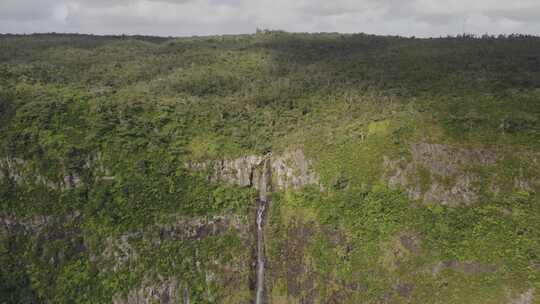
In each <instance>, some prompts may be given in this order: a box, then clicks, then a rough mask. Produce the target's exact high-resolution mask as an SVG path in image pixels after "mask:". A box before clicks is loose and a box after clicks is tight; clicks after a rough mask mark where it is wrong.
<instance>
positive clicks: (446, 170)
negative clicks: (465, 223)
mask: <svg viewBox="0 0 540 304" xmlns="http://www.w3.org/2000/svg"><path fill="white" fill-rule="evenodd" d="M408 151H409V152H410V158H408V159H406V158H402V159H396V160H392V159H389V158H388V157H385V160H384V164H383V165H384V167H385V168H386V171H387V173H386V178H387V180H388V183H389V185H390V186H391V187H394V188H401V189H404V190H405V191H406V192H407V194H408V195H409V197H410V198H411V199H412V200H416V201H420V202H422V203H425V204H430V203H431V204H442V205H446V206H451V207H457V206H464V205H471V204H474V203H477V202H478V201H479V198H480V196H482V195H483V194H486V193H489V194H490V195H493V196H496V195H498V194H500V193H501V191H502V189H504V191H503V192H506V193H507V192H510V191H538V190H540V179H539V178H538V176H537V175H535V174H532V175H530V174H526V173H525V171H527V170H528V168H531V167H534V166H538V163H539V160H538V157H537V156H534V155H526V154H524V153H521V156H520V153H519V152H517V151H514V153H513V155H512V157H516V158H519V157H521V160H522V164H521V165H520V164H519V163H516V164H515V167H514V168H512V170H514V171H516V173H514V174H513V175H512V176H511V177H510V178H509V179H510V180H508V179H506V180H504V181H501V177H502V176H504V173H503V172H501V171H502V170H501V164H503V163H504V162H505V161H508V156H507V155H505V154H504V152H503V151H497V150H496V149H486V148H462V147H459V146H452V145H446V144H428V143H414V144H411V145H410V146H409V149H408ZM525 163H528V164H527V165H525ZM508 182H510V184H508Z"/></svg>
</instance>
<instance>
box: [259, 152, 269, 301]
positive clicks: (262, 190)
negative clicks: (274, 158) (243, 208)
mask: <svg viewBox="0 0 540 304" xmlns="http://www.w3.org/2000/svg"><path fill="white" fill-rule="evenodd" d="M271 178H272V177H271V172H270V164H269V160H268V158H267V159H265V160H264V162H263V167H262V171H261V179H260V185H259V200H258V204H257V280H256V285H255V286H256V295H255V304H262V303H263V298H264V272H265V257H264V220H265V216H266V209H267V205H268V191H269V189H268V185H269V182H270V181H271Z"/></svg>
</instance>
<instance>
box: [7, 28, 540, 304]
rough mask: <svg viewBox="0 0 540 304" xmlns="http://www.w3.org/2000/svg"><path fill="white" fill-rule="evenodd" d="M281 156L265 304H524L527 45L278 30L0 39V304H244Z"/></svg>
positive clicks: (537, 215)
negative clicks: (258, 159)
mask: <svg viewBox="0 0 540 304" xmlns="http://www.w3.org/2000/svg"><path fill="white" fill-rule="evenodd" d="M290 151H302V153H303V154H304V155H305V158H306V159H308V160H309V161H308V162H309V165H310V169H309V170H311V172H313V176H317V179H316V180H317V182H316V183H312V184H310V185H302V186H301V187H281V188H280V187H277V186H276V187H275V188H274V189H272V191H271V193H270V198H269V210H268V215H267V218H266V223H265V230H264V235H265V253H266V254H265V255H266V257H267V263H266V266H267V270H266V275H265V281H264V288H265V303H299V304H300V303H481V304H483V303H486V304H487V303H490V304H491V303H493V304H495V303H497V304H514V303H516V304H538V303H540V196H539V191H540V38H539V37H533V36H523V35H509V36H498V37H492V36H483V37H473V36H468V35H463V36H458V37H446V38H429V39H418V38H405V37H394V36H376V35H368V34H338V33H320V34H303V33H287V32H282V31H258V32H257V33H256V34H251V35H225V36H205V37H185V38H164V37H147V36H92V35H78V34H34V35H0V303H6V304H7V303H115V304H121V303H145V304H146V303H253V298H254V284H255V279H256V278H255V270H254V267H255V266H254V252H255V247H256V243H255V242H256V240H255V232H254V231H255V230H254V229H255V217H256V207H257V206H256V201H257V197H258V194H257V189H256V187H255V186H254V185H251V180H253V177H249V178H250V185H248V186H246V185H239V184H235V183H232V184H231V183H227V182H220V181H218V182H216V180H215V179H214V178H209V176H211V175H212V174H213V173H212V172H209V171H211V168H210V167H211V166H207V167H206V169H208V170H198V171H196V170H195V171H194V170H191V169H190V166H188V165H186V164H209V163H212V164H214V163H215V164H219V163H221V164H223V163H224V162H223V160H235V159H240V158H242V157H245V156H250V155H255V156H262V155H270V153H271V155H273V156H276V157H277V156H279V155H288V154H287V153H289V152H290ZM287 165H290V164H289V163H287V162H286V161H284V165H283V166H284V167H283V168H285V167H287ZM200 166H202V165H200ZM222 166H223V165H222ZM291 166H292V165H291ZM297 171H298V170H296V171H295V170H291V172H292V175H295V174H298V172H297ZM253 172H255V171H253ZM253 172H252V175H253ZM274 178H275V176H274ZM314 180H315V179H314ZM274 183H276V181H275V180H274ZM163 290H166V292H164V291H163ZM135 298H137V299H135ZM186 301H187V302H186ZM519 301H521V302H519Z"/></svg>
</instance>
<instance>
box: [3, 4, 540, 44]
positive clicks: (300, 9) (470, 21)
mask: <svg viewBox="0 0 540 304" xmlns="http://www.w3.org/2000/svg"><path fill="white" fill-rule="evenodd" d="M539 17H540V3H539V2H538V0H513V1H501V0H475V1H471V0H453V1H447V0H410V1H403V0H333V1H328V0H296V1H290V0H0V32H1V33H7V32H10V33H31V32H52V31H55V32H80V33H95V34H124V33H125V34H147V35H162V36H185V35H207V34H230V33H251V32H253V31H254V30H255V28H256V27H260V28H271V29H283V30H287V31H301V32H319V31H326V32H367V33H374V34H391V35H396V34H397V35H405V36H411V35H415V36H445V35H455V34H459V33H462V32H463V31H466V32H468V33H475V34H484V33H490V34H499V33H505V34H508V33H514V32H519V33H526V34H535V35H539V34H540V18H539Z"/></svg>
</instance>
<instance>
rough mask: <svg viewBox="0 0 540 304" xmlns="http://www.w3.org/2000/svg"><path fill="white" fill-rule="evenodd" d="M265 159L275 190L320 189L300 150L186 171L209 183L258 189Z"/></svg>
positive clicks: (199, 165) (192, 165)
mask: <svg viewBox="0 0 540 304" xmlns="http://www.w3.org/2000/svg"><path fill="white" fill-rule="evenodd" d="M266 159H269V167H270V168H269V170H270V171H271V176H272V180H271V185H270V187H271V188H272V189H275V190H288V189H300V188H302V187H304V186H307V185H315V186H321V184H320V182H319V178H318V176H317V174H316V173H315V172H314V171H313V169H312V168H311V166H312V164H311V162H310V161H309V160H308V159H306V157H305V155H304V152H303V151H302V150H300V149H296V150H293V151H289V152H285V153H283V154H281V155H272V154H269V155H265V156H257V155H249V156H244V157H241V158H238V159H233V160H218V161H209V162H203V163H193V162H189V163H187V164H186V167H187V168H188V169H189V170H192V171H200V172H205V173H207V174H209V179H210V180H211V181H213V182H224V183H229V184H234V185H238V186H241V187H253V188H255V189H256V190H259V189H260V188H261V182H262V181H261V180H262V174H263V173H262V172H263V171H262V170H261V166H262V165H263V163H264V161H265V160H266Z"/></svg>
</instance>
